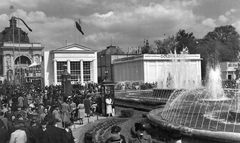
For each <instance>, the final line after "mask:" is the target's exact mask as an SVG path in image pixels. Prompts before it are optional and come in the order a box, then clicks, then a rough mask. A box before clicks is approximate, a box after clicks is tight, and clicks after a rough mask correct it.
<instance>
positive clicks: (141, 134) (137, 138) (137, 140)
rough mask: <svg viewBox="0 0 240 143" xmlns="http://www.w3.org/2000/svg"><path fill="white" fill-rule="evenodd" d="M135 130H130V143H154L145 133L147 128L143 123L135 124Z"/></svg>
mask: <svg viewBox="0 0 240 143" xmlns="http://www.w3.org/2000/svg"><path fill="white" fill-rule="evenodd" d="M134 127H135V130H134V129H133V128H132V129H131V130H130V132H131V137H130V138H129V140H128V143H152V138H151V136H150V135H147V134H146V132H145V127H144V125H143V124H142V123H135V126H134Z"/></svg>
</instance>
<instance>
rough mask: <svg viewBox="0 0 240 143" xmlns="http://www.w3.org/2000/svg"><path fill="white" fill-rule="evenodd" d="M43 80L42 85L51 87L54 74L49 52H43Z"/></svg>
mask: <svg viewBox="0 0 240 143" xmlns="http://www.w3.org/2000/svg"><path fill="white" fill-rule="evenodd" d="M43 58H44V60H43V64H42V65H43V67H44V68H43V69H42V70H43V74H42V75H43V79H44V85H45V86H46V85H52V84H53V80H54V76H53V75H54V72H53V58H52V56H51V54H50V51H44V52H43Z"/></svg>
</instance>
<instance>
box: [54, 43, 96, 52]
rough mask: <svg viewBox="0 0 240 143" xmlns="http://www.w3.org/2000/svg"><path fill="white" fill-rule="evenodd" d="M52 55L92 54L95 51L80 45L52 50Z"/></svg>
mask: <svg viewBox="0 0 240 143" xmlns="http://www.w3.org/2000/svg"><path fill="white" fill-rule="evenodd" d="M52 52H53V53H62V52H67V53H69V52H77V53H94V52H96V50H93V49H91V48H89V47H86V46H83V45H80V44H71V45H67V46H64V47H61V48H58V49H56V50H52Z"/></svg>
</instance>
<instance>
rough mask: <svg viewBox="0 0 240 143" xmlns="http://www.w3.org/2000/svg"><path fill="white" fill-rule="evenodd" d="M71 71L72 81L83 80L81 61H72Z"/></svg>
mask: <svg viewBox="0 0 240 143" xmlns="http://www.w3.org/2000/svg"><path fill="white" fill-rule="evenodd" d="M70 73H71V81H75V82H80V81H81V67H80V62H71V63H70Z"/></svg>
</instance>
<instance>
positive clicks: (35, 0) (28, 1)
mask: <svg viewBox="0 0 240 143" xmlns="http://www.w3.org/2000/svg"><path fill="white" fill-rule="evenodd" d="M2 1H7V2H5V3H7V4H8V5H13V6H14V7H15V8H19V7H18V6H20V7H24V8H35V7H37V6H38V4H39V3H46V2H48V1H49V0H1V2H2Z"/></svg>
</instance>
